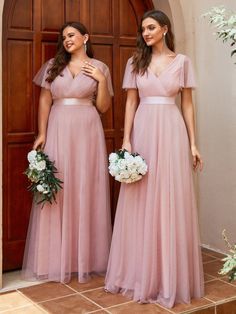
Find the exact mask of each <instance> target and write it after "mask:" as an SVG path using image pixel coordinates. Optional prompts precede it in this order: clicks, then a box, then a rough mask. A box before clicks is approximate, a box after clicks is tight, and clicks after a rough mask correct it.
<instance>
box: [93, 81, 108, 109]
mask: <svg viewBox="0 0 236 314" xmlns="http://www.w3.org/2000/svg"><path fill="white" fill-rule="evenodd" d="M110 105H111V95H110V93H109V90H108V87H107V80H106V78H105V77H104V78H103V79H102V80H100V81H99V82H98V91H97V98H96V107H97V109H98V110H99V111H100V112H102V113H104V112H106V111H107V110H108V109H109V107H110Z"/></svg>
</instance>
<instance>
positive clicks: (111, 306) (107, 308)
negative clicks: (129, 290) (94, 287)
mask: <svg viewBox="0 0 236 314" xmlns="http://www.w3.org/2000/svg"><path fill="white" fill-rule="evenodd" d="M129 303H134V301H132V300H130V301H127V302H124V303H119V304H114V305H110V306H108V307H105V308H104V309H106V310H108V311H109V309H113V308H116V307H118V306H121V305H125V304H129Z"/></svg>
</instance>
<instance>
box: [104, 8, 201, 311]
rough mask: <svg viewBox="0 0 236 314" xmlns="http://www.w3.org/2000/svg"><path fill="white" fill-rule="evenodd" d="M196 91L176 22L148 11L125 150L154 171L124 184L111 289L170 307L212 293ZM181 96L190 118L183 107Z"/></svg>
mask: <svg viewBox="0 0 236 314" xmlns="http://www.w3.org/2000/svg"><path fill="white" fill-rule="evenodd" d="M194 86H195V82H194V77H193V71H192V66H191V62H190V60H189V58H188V57H186V56H185V55H182V54H175V53H174V43H173V34H172V31H171V25H170V21H169V19H168V17H167V16H166V15H165V14H164V13H163V12H161V11H155V10H153V11H149V12H146V13H145V14H144V16H143V18H142V21H141V25H140V28H139V33H138V38H137V50H136V52H135V53H134V55H133V57H132V58H130V59H129V60H128V63H127V66H126V70H125V76H124V81H123V88H125V89H127V101H126V112H125V128H124V140H123V146H122V148H125V149H127V150H128V151H131V150H132V151H133V152H138V153H139V154H140V155H141V156H142V157H143V158H144V159H145V160H146V162H147V164H148V168H149V170H148V173H147V175H146V176H144V178H143V179H142V180H141V181H138V182H136V183H133V184H124V183H123V184H121V190H120V195H119V200H118V205H117V211H116V218H115V225H114V233H113V238H112V244H111V251H110V257H109V262H108V270H107V275H106V280H105V283H106V284H105V289H106V290H107V291H110V292H112V293H117V292H121V293H123V294H124V295H127V296H129V297H131V298H132V299H133V300H136V301H139V302H141V303H146V302H157V303H160V304H162V305H163V306H166V307H169V308H171V307H173V306H174V304H175V303H189V302H190V300H191V298H200V297H202V296H203V291H204V289H203V272H202V261H201V251H200V246H199V244H200V243H199V233H198V222H197V211H196V204H195V198H194V186H193V181H192V167H193V169H194V170H197V169H198V168H200V169H201V168H202V160H201V157H200V154H199V152H198V150H197V147H196V141H195V131H194V111H193V104H192V95H191V90H192V88H194ZM179 93H180V94H181V108H182V114H181V112H180V110H179V109H178V107H177V105H176V104H175V98H176V96H177V95H178V94H179ZM138 104H139V105H138ZM190 153H191V155H192V157H191V156H190Z"/></svg>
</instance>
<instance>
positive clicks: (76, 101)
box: [53, 98, 93, 106]
mask: <svg viewBox="0 0 236 314" xmlns="http://www.w3.org/2000/svg"><path fill="white" fill-rule="evenodd" d="M53 105H64V106H73V105H85V106H92V105H93V102H92V100H91V99H89V98H58V99H54V100H53Z"/></svg>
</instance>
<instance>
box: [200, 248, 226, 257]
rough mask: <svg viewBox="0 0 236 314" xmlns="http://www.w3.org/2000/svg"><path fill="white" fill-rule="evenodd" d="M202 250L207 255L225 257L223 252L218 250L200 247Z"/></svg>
mask: <svg viewBox="0 0 236 314" xmlns="http://www.w3.org/2000/svg"><path fill="white" fill-rule="evenodd" d="M202 252H203V253H206V254H208V255H211V256H214V257H217V258H219V259H221V258H224V257H225V255H224V254H222V253H218V252H215V251H212V250H209V249H207V248H202Z"/></svg>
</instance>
